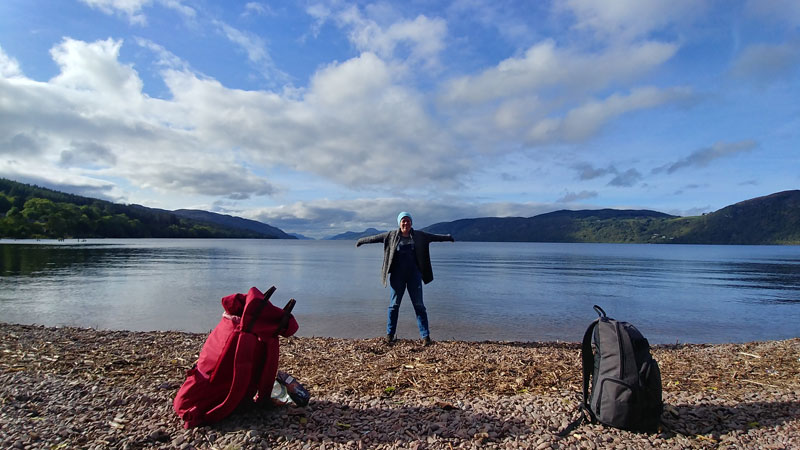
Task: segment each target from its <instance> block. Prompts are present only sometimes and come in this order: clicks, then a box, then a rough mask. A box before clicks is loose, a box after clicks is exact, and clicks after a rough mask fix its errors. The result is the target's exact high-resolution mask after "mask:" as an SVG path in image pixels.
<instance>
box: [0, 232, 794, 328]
mask: <svg viewBox="0 0 800 450" xmlns="http://www.w3.org/2000/svg"><path fill="white" fill-rule="evenodd" d="M431 255H432V261H433V271H434V276H435V280H434V281H433V282H432V283H430V284H428V285H426V286H425V288H424V298H425V304H426V306H427V308H428V315H429V319H430V327H431V336H432V337H433V338H434V339H435V340H437V339H438V340H448V339H459V340H471V341H482V340H504V341H556V340H559V341H570V342H577V341H579V340H580V339H581V338H582V336H583V332H584V331H585V329H586V327H587V326H588V325H589V323H590V322H591V321H592V320H594V319H595V318H596V317H597V315H596V313H595V312H594V311H593V309H592V305H594V304H598V305H600V306H601V307H602V308H603V309H605V311H606V312H607V313H608V315H609V316H610V317H613V318H616V319H618V320H625V321H628V322H631V323H633V324H634V325H636V327H637V328H639V330H640V331H642V333H643V334H644V335H645V337H647V338H648V339H649V340H650V342H651V343H676V342H679V343H685V342H691V343H701V342H707V343H721V342H746V341H754V340H770V339H787V338H792V337H797V336H798V335H800V325H798V324H800V246H705V245H646V244H644V245H638V244H557V243H482V242H456V243H449V242H446V243H434V244H432V245H431ZM381 258H382V245H380V244H374V245H367V246H362V247H360V248H358V249H356V248H355V245H354V242H350V241H294V240H200V239H198V240H194V239H186V240H159V239H128V240H124V239H123V240H108V239H102V240H88V241H86V242H77V241H71V242H70V241H68V242H55V241H41V242H31V241H8V240H0V321H2V322H9V323H21V324H40V325H47V326H80V327H93V328H100V329H126V330H137V331H149V330H182V331H191V332H202V333H206V332H208V331H209V330H210V329H212V328H213V327H214V326H215V325H216V324H217V322H218V321H219V318H220V315H221V313H222V307H221V305H220V298H221V297H223V296H225V295H228V294H231V293H235V292H246V291H247V290H248V289H249V288H250V287H251V286H256V287H258V288H259V289H261V290H262V291H264V290H266V289H267V288H269V287H270V286H272V285H275V286H276V287H277V291H276V292H275V294H274V295H273V297H272V301H273V303H274V304H276V305H278V306H280V307H282V306H283V305H284V304H285V303H286V301H288V299H289V298H295V299H297V306H296V307H295V310H294V313H295V316H296V317H297V320H298V322H299V324H300V330H299V332H298V335H299V336H328V337H343V338H364V337H376V336H383V335H384V333H385V321H386V307H387V305H388V301H389V289H388V288H384V287H383V285H382V284H381V282H380V265H381ZM398 337H399V338H406V339H408V338H413V339H417V338H419V334H418V331H417V328H416V320H415V319H414V314H413V308H412V307H411V302H410V300H409V299H408V296H407V295H406V297H405V298H404V299H403V304H402V305H401V308H400V321H399V328H398Z"/></svg>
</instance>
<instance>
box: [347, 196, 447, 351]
mask: <svg viewBox="0 0 800 450" xmlns="http://www.w3.org/2000/svg"><path fill="white" fill-rule="evenodd" d="M411 223H412V222H411V214H409V213H407V212H405V211H403V212H401V213H400V214H398V215H397V226H398V227H399V228H398V229H397V230H393V231H387V232H385V233H381V234H376V235H373V236H366V237H363V238H361V239H359V240H358V241H357V242H356V247H359V246H361V245H362V244H374V243H378V242H383V268H382V270H381V281H382V282H383V285H384V286H386V278H387V277H388V278H389V287H390V291H391V292H390V294H391V298H390V300H389V309H388V311H387V318H386V343H387V344H389V345H391V344H393V343H394V341H395V332H396V331H397V316H398V311H399V310H400V302H401V301H402V300H403V294H404V293H405V291H406V290H408V296H409V297H411V304H412V305H414V313H415V314H416V316H417V326H419V334H420V337H422V343H423V345H430V344H431V335H430V330H429V329H428V313H427V312H426V310H425V304H424V303H423V302H422V284H423V283H424V284H428V283H430V282H431V281H433V268H432V267H431V255H430V249H429V245H430V243H431V242H443V241H450V242H455V239H453V237H452V236H450V235H449V234H447V235H445V234H432V233H426V232H424V231H417V230H414V228H412V227H411Z"/></svg>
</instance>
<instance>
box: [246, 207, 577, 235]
mask: <svg viewBox="0 0 800 450" xmlns="http://www.w3.org/2000/svg"><path fill="white" fill-rule="evenodd" d="M561 207H563V205H554V204H545V203H509V202H487V203H475V202H467V201H464V200H463V199H452V198H447V199H441V198H440V199H431V198H417V197H414V198H404V197H378V198H357V199H348V200H329V199H319V200H313V201H309V202H296V203H292V204H289V205H280V206H275V207H268V208H258V209H253V210H249V211H242V212H241V215H242V216H244V217H248V218H251V219H254V220H259V221H262V222H265V223H269V224H270V225H273V226H276V227H278V228H281V229H283V230H292V232H297V233H300V234H304V235H306V236H311V237H316V238H323V237H329V236H332V235H334V234H339V233H341V232H342V231H343V230H349V231H363V230H364V229H366V228H370V227H371V228H377V229H379V230H390V229H394V228H395V227H397V222H396V221H395V220H396V217H397V213H398V212H400V211H409V212H410V213H411V215H412V217H413V218H414V228H418V229H419V228H424V227H427V226H429V225H433V224H435V223H439V222H450V221H453V220H456V219H462V218H476V217H531V216H535V215H538V214H542V213H545V212H549V211H553V210H555V209H560V208H561Z"/></svg>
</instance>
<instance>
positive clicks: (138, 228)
mask: <svg viewBox="0 0 800 450" xmlns="http://www.w3.org/2000/svg"><path fill="white" fill-rule="evenodd" d="M194 217H197V218H194ZM0 237H5V238H15V239H30V238H53V239H56V238H256V239H293V238H292V237H291V236H289V235H287V234H286V233H284V232H283V231H281V230H279V229H277V228H275V227H271V226H269V225H266V224H259V223H258V222H254V221H250V220H247V219H240V218H236V217H231V216H224V215H222V214H214V213H206V212H204V211H199V212H197V211H195V212H193V211H189V210H183V212H182V213H181V214H178V213H176V212H172V211H167V210H163V209H156V208H148V207H145V206H141V205H122V204H118V203H112V202H109V201H105V200H98V199H94V198H89V197H82V196H79V195H74V194H67V193H63V192H59V191H54V190H52V189H47V188H42V187H39V186H32V185H29V184H24V183H18V182H16V181H12V180H8V179H5V178H0Z"/></svg>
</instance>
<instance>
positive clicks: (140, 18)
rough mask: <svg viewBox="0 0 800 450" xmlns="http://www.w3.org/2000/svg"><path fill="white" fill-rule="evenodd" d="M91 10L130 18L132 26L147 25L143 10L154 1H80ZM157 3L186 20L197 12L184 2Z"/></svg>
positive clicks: (168, 0)
mask: <svg viewBox="0 0 800 450" xmlns="http://www.w3.org/2000/svg"><path fill="white" fill-rule="evenodd" d="M80 1H81V2H83V3H85V4H86V5H88V6H89V7H90V8H94V9H99V10H100V11H102V12H103V13H105V14H109V15H112V14H119V15H122V16H124V17H127V18H128V22H129V23H130V24H131V25H140V26H145V25H147V15H145V13H144V12H143V10H144V9H145V8H147V7H149V6H151V5H152V4H153V2H154V0H80ZM155 2H156V3H158V4H160V5H162V6H164V7H165V8H168V9H171V10H173V11H176V12H178V13H179V14H181V15H182V16H183V17H184V18H186V19H193V18H194V17H195V16H196V15H197V11H195V9H194V8H192V7H190V6H186V5H184V4H183V0H155Z"/></svg>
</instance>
